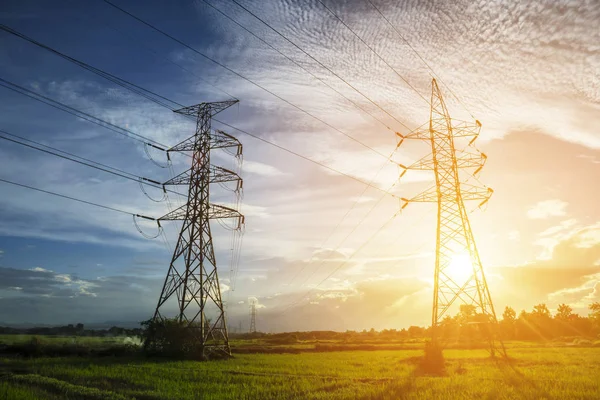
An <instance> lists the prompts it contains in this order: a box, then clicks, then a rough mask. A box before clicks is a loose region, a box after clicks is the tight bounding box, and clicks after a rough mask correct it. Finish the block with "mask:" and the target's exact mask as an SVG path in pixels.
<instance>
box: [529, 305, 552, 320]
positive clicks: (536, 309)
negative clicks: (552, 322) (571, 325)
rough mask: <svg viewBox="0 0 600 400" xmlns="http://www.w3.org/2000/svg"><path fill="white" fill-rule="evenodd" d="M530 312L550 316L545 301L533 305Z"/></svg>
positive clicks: (538, 315)
mask: <svg viewBox="0 0 600 400" xmlns="http://www.w3.org/2000/svg"><path fill="white" fill-rule="evenodd" d="M531 314H532V315H535V316H537V317H550V310H548V306H547V305H546V304H545V303H540V304H538V305H535V306H533V312H532V313H531Z"/></svg>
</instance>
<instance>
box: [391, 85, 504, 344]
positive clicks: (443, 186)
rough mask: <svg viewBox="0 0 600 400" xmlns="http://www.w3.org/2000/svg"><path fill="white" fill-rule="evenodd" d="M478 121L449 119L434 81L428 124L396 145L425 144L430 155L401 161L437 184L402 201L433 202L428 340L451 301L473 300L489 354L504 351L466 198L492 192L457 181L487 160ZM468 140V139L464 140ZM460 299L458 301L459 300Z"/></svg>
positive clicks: (436, 334) (483, 198) (484, 196)
mask: <svg viewBox="0 0 600 400" xmlns="http://www.w3.org/2000/svg"><path fill="white" fill-rule="evenodd" d="M480 129H481V123H480V122H479V121H475V122H474V123H468V122H464V121H458V120H453V119H451V118H450V115H449V113H448V109H447V108H446V104H445V102H444V99H443V97H442V93H441V91H440V89H439V87H438V85H437V82H436V80H435V79H433V81H432V90H431V110H430V118H429V124H428V126H426V127H423V128H420V129H417V130H415V131H413V132H412V133H410V134H408V135H405V136H403V135H400V134H398V136H399V137H400V142H399V144H398V146H400V144H401V143H402V141H403V140H405V139H418V140H423V141H425V142H428V143H429V144H430V146H431V154H429V155H428V156H426V157H424V158H422V159H420V160H418V161H417V162H415V163H414V164H412V165H409V166H404V165H400V167H401V168H402V169H403V171H402V173H401V174H400V176H403V175H404V174H405V173H406V171H407V170H432V171H433V172H434V174H435V186H434V187H432V188H430V189H428V190H426V191H425V192H423V193H421V194H419V195H417V196H415V197H413V198H411V199H406V198H403V199H402V200H403V201H404V202H405V203H404V204H403V206H402V208H404V207H406V205H407V204H408V203H410V202H434V203H437V206H438V211H437V239H436V252H435V256H436V258H435V272H434V279H433V282H434V287H433V312H432V321H431V328H432V340H433V342H437V341H438V340H439V332H438V331H439V324H440V322H441V321H442V318H443V317H444V315H445V314H446V313H447V312H448V310H449V309H450V307H451V306H452V305H453V304H454V303H455V302H457V301H458V302H459V303H463V304H472V305H474V306H475V307H476V309H477V312H478V313H480V318H481V320H480V321H479V322H480V325H481V327H482V328H484V329H483V330H484V332H485V334H486V336H487V339H488V341H489V350H490V352H491V354H492V355H494V354H495V353H497V352H500V353H501V354H505V350H504V346H503V344H502V342H499V341H498V340H496V335H495V332H496V327H497V322H498V321H497V318H496V312H495V310H494V305H493V304H492V298H491V296H490V290H489V288H488V284H487V281H486V278H485V274H484V271H483V267H482V264H481V260H480V258H479V253H478V251H477V247H476V245H475V239H474V237H473V232H472V231H471V225H470V223H469V217H468V215H467V210H466V209H465V204H464V201H466V200H479V201H481V204H480V206H481V205H483V204H484V203H486V202H487V201H488V200H489V198H490V196H491V195H492V193H493V191H492V189H490V188H485V187H477V186H475V185H471V184H468V183H466V181H465V182H463V181H461V175H460V172H459V171H460V170H461V169H469V168H472V169H474V172H472V174H471V175H472V176H475V175H476V174H477V173H478V172H479V171H480V170H481V169H482V168H483V165H484V164H485V161H486V159H487V157H486V155H485V154H484V153H481V152H479V151H478V150H477V149H476V148H475V147H473V143H474V142H475V139H476V138H477V137H478V135H479V131H480ZM462 138H471V139H470V141H469V142H468V144H467V145H466V146H465V149H460V150H459V149H457V147H456V146H457V144H458V143H457V142H459V141H460V140H464V139H462ZM465 143H466V140H465ZM459 303H458V304H459Z"/></svg>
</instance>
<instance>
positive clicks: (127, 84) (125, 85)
mask: <svg viewBox="0 0 600 400" xmlns="http://www.w3.org/2000/svg"><path fill="white" fill-rule="evenodd" d="M6 28H7V27H6ZM7 29H9V30H7ZM7 29H5V26H4V25H0V30H5V31H7V32H9V33H12V32H11V31H14V30H12V29H10V28H7ZM14 32H16V31H14ZM15 34H16V36H18V37H21V38H23V39H25V40H26V41H28V42H31V43H33V44H36V45H38V46H39V47H42V48H44V49H46V50H48V51H51V52H52V53H54V54H57V55H60V56H61V57H62V58H64V59H66V60H68V61H70V62H73V63H75V64H77V65H80V66H82V67H83V65H86V66H87V67H89V68H85V67H84V68H85V69H88V70H89V71H91V72H93V73H95V74H97V75H99V76H101V77H103V78H105V79H107V80H109V81H111V82H113V83H117V84H118V85H119V86H122V87H123V88H125V89H128V90H131V91H133V92H134V93H136V94H139V93H138V92H139V90H142V91H146V92H148V93H150V94H153V93H154V92H151V91H148V90H146V89H144V88H142V87H140V86H137V85H134V84H132V83H131V82H128V81H126V80H124V79H122V78H118V77H116V76H114V75H110V76H111V77H112V78H113V79H109V78H108V75H109V74H108V73H101V72H100V71H101V70H99V69H98V68H95V67H92V66H90V65H87V64H85V63H83V62H82V61H79V60H76V59H74V58H72V57H69V56H66V55H64V54H62V53H59V52H57V51H56V50H54V49H51V48H49V47H48V46H45V45H42V44H38V42H36V41H35V40H33V39H29V38H27V37H26V36H25V35H22V34H19V33H18V32H16V33H15ZM132 86H135V87H137V88H138V89H139V90H138V91H134V90H132V89H131V87H132ZM156 95H157V96H160V95H158V94H156ZM143 97H145V98H148V97H147V96H143ZM160 97H162V96H160ZM167 100H168V99H167ZM152 101H154V100H152ZM168 101H170V102H172V103H174V104H178V105H180V106H181V107H183V105H181V104H179V103H176V102H174V101H172V100H168ZM157 104H159V105H161V106H162V107H165V108H167V109H169V110H171V111H174V108H173V107H170V106H168V105H164V104H160V103H157ZM190 118H192V117H190ZM213 120H214V121H216V122H219V123H221V124H223V125H225V126H228V127H230V128H232V129H234V130H236V131H238V132H241V133H244V134H246V135H248V136H251V137H253V138H255V139H258V140H260V141H262V142H264V143H267V144H269V145H271V146H274V147H277V148H278V149H280V150H283V151H285V152H287V153H290V154H293V155H295V156H297V157H299V158H302V159H304V160H306V161H309V162H311V163H313V164H316V165H319V166H321V167H323V168H325V169H327V170H329V171H332V172H334V173H336V174H339V175H342V176H345V177H347V178H350V179H352V180H354V181H357V182H360V183H361V184H363V185H367V186H369V187H372V188H374V189H376V190H379V191H381V192H384V193H387V194H389V195H390V196H393V197H395V198H398V196H396V195H393V194H391V193H388V192H386V191H385V190H384V189H381V188H379V187H377V186H374V185H372V184H370V183H367V182H365V181H363V180H361V179H359V178H356V177H354V176H352V175H349V174H346V173H344V172H341V171H339V170H337V169H335V168H333V167H330V166H327V165H325V164H323V163H321V162H319V161H316V160H313V159H311V158H308V157H306V156H303V155H301V154H299V153H297V152H295V151H293V150H289V149H287V148H285V147H283V146H280V145H278V144H276V143H274V142H271V141H269V140H267V139H264V138H261V137H259V136H258V135H255V134H252V133H250V132H248V131H246V130H244V129H241V128H237V127H235V126H233V125H230V124H228V123H225V122H223V121H220V120H218V119H216V118H214V119H213ZM384 157H385V156H384Z"/></svg>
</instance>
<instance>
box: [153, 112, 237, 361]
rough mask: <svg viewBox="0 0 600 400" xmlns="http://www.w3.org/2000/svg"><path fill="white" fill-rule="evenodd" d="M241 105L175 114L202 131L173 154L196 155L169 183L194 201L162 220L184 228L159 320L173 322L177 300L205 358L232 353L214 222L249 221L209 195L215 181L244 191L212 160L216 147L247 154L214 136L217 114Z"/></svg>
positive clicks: (225, 136)
mask: <svg viewBox="0 0 600 400" xmlns="http://www.w3.org/2000/svg"><path fill="white" fill-rule="evenodd" d="M237 102H238V100H231V101H224V102H215V103H201V104H198V105H195V106H191V107H186V108H183V109H180V110H177V111H175V112H176V113H178V114H183V115H189V116H193V117H195V118H196V133H195V134H194V135H193V136H192V137H190V138H188V139H186V140H184V141H183V142H181V143H179V144H177V145H175V146H173V147H172V148H170V149H169V150H168V151H169V152H192V158H191V159H192V166H191V168H190V169H189V170H187V171H185V172H183V173H182V174H180V175H178V176H176V177H174V178H173V179H171V180H169V181H167V182H165V183H164V185H187V186H188V200H187V203H186V204H184V205H183V206H181V207H179V208H177V209H175V210H173V211H172V212H170V213H168V214H166V215H165V216H163V217H161V218H159V221H166V220H181V221H183V224H182V227H181V231H180V233H179V238H178V239H177V245H176V246H175V250H174V252H173V257H172V259H171V264H170V266H169V271H168V273H167V276H166V278H165V282H164V285H163V289H162V292H161V294H160V298H159V300H158V304H157V306H156V311H155V312H154V317H153V320H154V321H162V320H164V319H165V318H167V317H166V315H165V314H167V313H168V312H169V310H168V308H169V307H172V301H171V302H169V300H172V299H176V301H177V310H178V311H177V315H176V318H177V320H178V321H179V322H180V323H183V324H185V326H186V328H187V329H192V330H193V331H192V332H193V334H192V337H193V341H194V342H195V343H194V346H197V349H198V350H199V352H200V353H201V355H202V357H203V358H210V357H211V356H213V355H215V356H219V355H230V354H231V351H230V347H229V338H228V333H227V324H226V321H225V312H224V306H223V301H222V299H221V288H220V286H219V276H218V273H217V264H216V259H215V253H214V249H213V239H212V235H211V229H210V220H211V219H221V218H235V219H236V222H237V226H238V227H240V226H241V225H242V224H243V220H244V217H243V215H241V214H240V213H239V212H238V211H237V210H234V209H232V208H229V207H225V206H222V205H217V204H213V203H211V202H210V201H209V197H210V196H209V194H210V184H211V183H218V182H221V183H223V182H237V186H238V188H240V187H241V182H242V180H241V178H240V177H239V176H238V175H237V174H236V173H235V172H233V171H230V170H227V169H225V168H222V167H219V166H215V165H212V164H211V162H210V154H211V150H213V149H219V148H230V147H233V148H235V149H236V154H237V155H238V156H240V155H241V151H242V146H241V144H240V142H239V141H238V140H237V139H236V138H234V137H233V136H231V135H228V134H226V133H225V132H222V131H214V132H211V118H212V116H214V115H215V114H217V113H219V112H221V111H223V110H224V109H226V108H228V107H230V106H231V105H233V104H235V103H237ZM170 303H171V306H169V305H168V304H170ZM171 310H172V308H171Z"/></svg>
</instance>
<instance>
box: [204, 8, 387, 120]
mask: <svg viewBox="0 0 600 400" xmlns="http://www.w3.org/2000/svg"><path fill="white" fill-rule="evenodd" d="M202 1H203V2H204V3H206V4H207V5H208V6H209V7H211V8H212V9H214V10H215V11H217V12H218V13H219V14H221V15H223V16H224V17H225V18H227V19H229V20H230V21H232V22H233V23H234V24H236V25H237V26H239V27H240V28H242V29H243V30H245V31H246V32H248V33H249V34H251V35H252V36H254V37H255V38H256V39H258V40H260V41H261V42H262V43H264V44H266V45H267V46H269V48H271V49H272V50H274V51H276V52H277V53H278V54H280V55H281V56H283V57H285V58H286V59H287V60H289V61H291V62H292V63H294V65H296V66H297V67H299V68H300V69H302V70H303V71H305V72H306V73H308V74H309V75H310V76H312V77H313V78H315V79H316V80H318V81H319V82H321V83H322V84H323V85H325V86H327V87H328V88H329V89H331V90H333V91H334V92H335V93H337V94H338V95H340V96H342V97H343V98H344V99H346V100H347V101H349V102H350V103H351V104H352V105H353V106H354V107H356V108H358V109H359V110H361V111H362V112H364V113H365V114H367V115H369V116H370V117H372V118H373V119H375V120H376V121H378V122H379V123H381V124H382V125H383V126H384V127H385V128H386V129H388V130H390V131H392V132H394V131H393V130H392V128H390V127H389V126H388V125H387V124H386V123H385V122H383V121H382V120H380V119H379V118H377V117H376V116H375V115H373V114H371V113H370V112H369V111H367V110H365V109H364V108H362V107H361V106H360V105H359V104H357V103H356V102H355V101H353V100H352V99H350V98H348V97H347V96H346V95H344V94H343V93H342V92H340V91H339V90H337V89H336V88H334V87H333V86H331V85H330V84H328V83H327V82H326V81H325V80H323V79H321V78H319V77H318V76H316V75H315V74H314V73H312V72H311V71H310V70H308V69H307V68H305V67H304V66H302V65H301V64H300V63H299V62H297V61H296V60H294V59H293V58H291V57H289V56H287V55H286V54H285V53H283V52H282V51H280V50H279V49H277V48H276V47H275V46H273V45H271V44H270V43H269V42H267V41H266V40H264V39H263V38H261V37H260V36H258V35H256V34H255V33H254V32H252V31H250V30H249V29H248V28H246V27H245V26H243V25H242V24H241V23H239V22H238V21H236V20H235V19H233V18H232V17H231V16H229V15H227V14H226V13H225V12H223V11H222V10H220V9H218V8H217V7H215V6H214V5H212V4H210V3H209V2H208V1H207V0H202Z"/></svg>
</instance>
